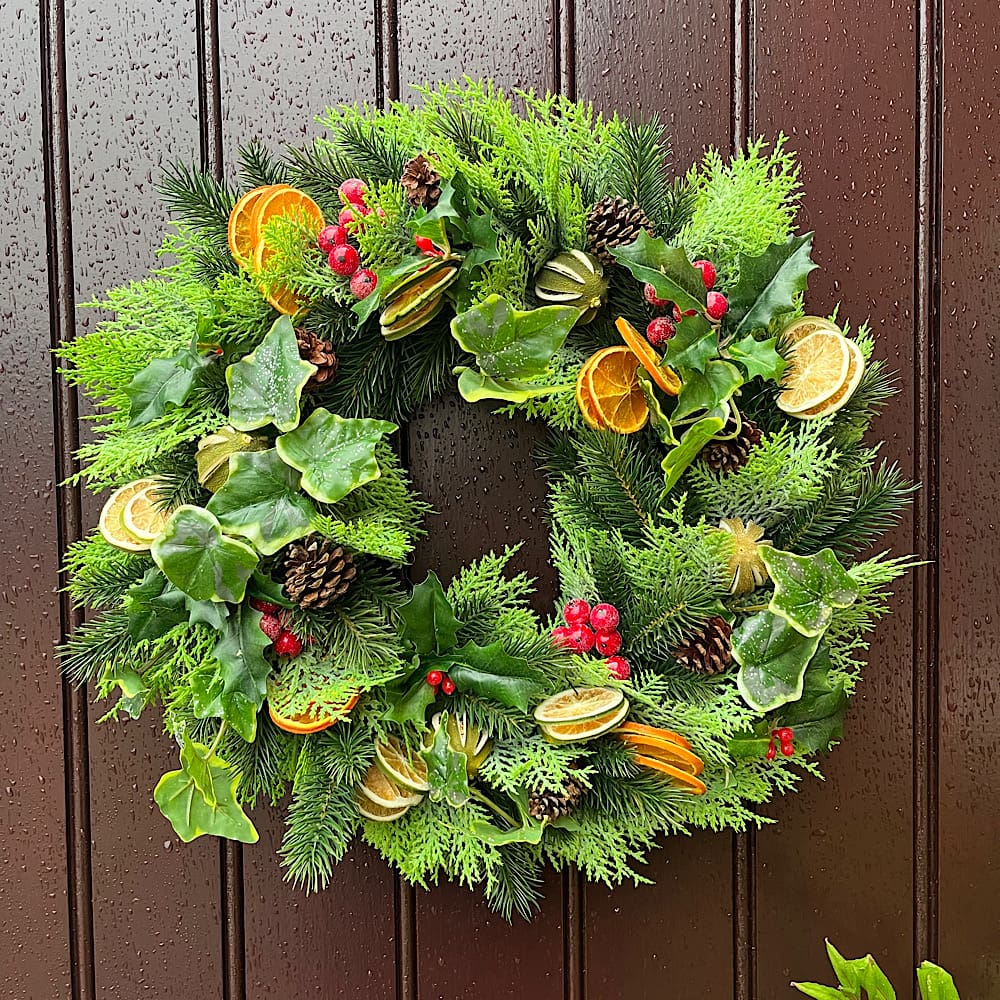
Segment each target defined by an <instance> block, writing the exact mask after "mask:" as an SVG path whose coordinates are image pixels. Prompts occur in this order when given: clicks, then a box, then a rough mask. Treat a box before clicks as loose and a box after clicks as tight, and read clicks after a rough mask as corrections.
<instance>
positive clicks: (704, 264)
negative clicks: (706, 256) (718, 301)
mask: <svg viewBox="0 0 1000 1000" xmlns="http://www.w3.org/2000/svg"><path fill="white" fill-rule="evenodd" d="M691 266H692V267H694V268H697V269H698V270H699V271H701V280H702V281H704V282H705V287H706V288H707V289H709V291H711V289H713V288H715V265H714V264H713V263H712V262H711V261H710V260H696V261H695V262H694V263H693V264H692V265H691Z"/></svg>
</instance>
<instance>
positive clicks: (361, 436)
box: [275, 406, 398, 503]
mask: <svg viewBox="0 0 1000 1000" xmlns="http://www.w3.org/2000/svg"><path fill="white" fill-rule="evenodd" d="M397 429H398V428H397V427H396V425H395V424H391V423H389V421H388V420H368V419H357V418H351V419H345V418H344V417H338V416H337V415H336V414H334V413H331V412H330V411H329V410H327V409H324V408H323V407H322V406H321V407H319V408H317V409H315V410H313V412H312V413H311V414H310V415H309V418H308V419H307V420H306V421H305V423H303V424H302V426H301V427H298V428H296V429H295V430H294V431H292V432H291V433H289V434H282V435H281V437H279V438H278V440H277V441H276V442H275V444H276V446H277V449H278V454H279V455H280V456H281V460H282V461H283V462H284V463H285V464H286V465H290V466H291V467H292V468H293V469H298V471H299V472H301V473H302V489H304V490H305V491H306V493H308V494H309V495H310V496H312V497H315V498H316V499H317V500H321V501H322V502H323V503H336V502H337V501H338V500H342V499H343V498H344V497H346V496H347V494H348V493H350V492H351V491H352V490H356V489H357V488H358V487H359V486H361V485H363V484H364V483H370V482H371V481H372V480H374V479H378V477H379V476H380V475H381V474H382V473H381V470H380V469H379V467H378V462H377V461H376V460H375V446H376V445H377V444H378V443H379V441H381V440H382V437H383V436H384V435H385V434H391V433H392V432H393V431H395V430H397Z"/></svg>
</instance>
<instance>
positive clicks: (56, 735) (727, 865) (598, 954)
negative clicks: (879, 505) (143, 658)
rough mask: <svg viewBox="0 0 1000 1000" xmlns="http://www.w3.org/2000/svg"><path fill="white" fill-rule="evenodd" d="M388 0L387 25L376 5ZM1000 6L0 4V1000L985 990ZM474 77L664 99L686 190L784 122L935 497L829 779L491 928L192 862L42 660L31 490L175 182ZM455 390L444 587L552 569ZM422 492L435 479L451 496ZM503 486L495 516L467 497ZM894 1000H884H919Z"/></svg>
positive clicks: (976, 2)
mask: <svg viewBox="0 0 1000 1000" xmlns="http://www.w3.org/2000/svg"><path fill="white" fill-rule="evenodd" d="M373 4H374V6H373ZM997 13H998V12H997V4H996V0H912V2H909V0H902V2H899V0H896V2H892V3H890V2H888V0H836V2H835V0H797V2H792V0H732V2H727V0H665V2H664V0H657V2H653V0H490V2H488V3H487V2H479V0H356V2H354V0H352V2H347V0H338V2H335V3H331V2H330V0H287V2H284V3H278V2H276V0H195V2H194V3H192V4H190V5H186V4H182V3H180V2H178V0H156V2H140V0H133V2H129V3H125V2H121V0H119V2H118V3H115V2H112V0H91V2H90V3H83V2H80V0H70V2H66V0H39V3H37V4H35V5H25V4H22V3H20V2H19V0H9V2H6V3H3V4H0V46H2V51H3V57H2V59H0V79H2V81H3V85H4V92H3V104H2V109H0V116H2V121H3V126H2V128H0V179H2V180H0V193H2V194H0V199H2V205H3V225H2V226H0V232H2V234H3V239H2V245H0V276H2V277H0V331H2V335H0V387H2V388H0V400H2V405H3V409H2V414H3V422H2V427H0V445H2V446H0V481H2V483H3V499H2V508H0V510H2V522H0V524H2V530H0V537H2V554H0V597H2V609H3V623H4V626H5V628H4V631H3V633H2V635H3V640H2V641H3V644H4V645H3V652H2V659H0V664H2V669H0V753H2V759H3V771H4V778H3V783H2V787H0V941H2V942H3V943H2V945H0V995H2V996H4V997H10V998H12V1000H47V998H70V997H72V998H82V1000H90V998H95V997H100V998H121V1000H138V998H140V997H147V996H148V997H153V998H156V1000H189V998H193V997H203V998H216V997H219V998H222V997H224V998H226V1000H259V998H264V997H279V998H282V1000H286V998H287V1000H293V998H294V1000H297V998H304V997H355V998H368V1000H375V998H382V997H389V998H398V1000H418V998H419V1000H432V998H446V1000H459V998H473V997H475V998H477V1000H493V998H498V997H518V998H539V1000H549V998H552V1000H558V998H565V1000H584V998H586V1000H619V998H621V1000H661V998H673V997H690V998H699V1000H701V998H704V1000H727V998H733V1000H756V998H759V1000H779V998H782V997H786V996H787V997H790V996H791V995H792V994H791V992H790V991H789V990H788V989H787V983H788V981H789V979H791V978H793V977H794V978H800V979H810V978H822V977H823V975H824V972H825V968H824V965H825V963H824V958H823V938H824V936H829V937H831V938H832V939H833V940H834V941H835V942H836V943H837V944H838V945H839V946H840V948H841V949H842V950H844V951H846V952H849V953H861V952H863V951H866V950H868V949H872V950H874V951H875V952H876V953H877V955H878V956H879V957H880V958H882V959H884V963H885V966H886V969H887V971H888V972H889V973H890V975H891V976H892V977H893V978H894V979H895V980H896V981H897V982H898V983H901V984H909V982H910V973H909V970H910V969H911V968H912V966H913V964H914V962H915V960H916V959H917V958H919V957H923V956H935V955H936V956H939V957H940V959H941V961H942V962H944V963H945V964H946V965H948V966H950V967H951V968H952V970H953V971H954V972H955V974H956V977H957V979H958V981H959V985H960V986H961V988H962V995H963V997H966V998H969V1000H993V998H996V997H1000V902H998V900H1000V860H998V853H1000V852H998V850H997V841H998V831H1000V751H998V746H1000V667H998V665H997V664H998V658H997V655H996V654H997V647H998V639H1000V598H998V594H1000V572H998V569H997V562H998V558H1000V544H998V530H1000V501H998V494H1000V477H998V474H997V456H998V453H1000V429H998V428H1000V417H998V403H1000V365H998V363H997V358H996V350H997V343H996V338H997V318H996V315H997V306H996V301H995V300H996V298H997V295H998V282H997V278H998V272H1000V226H998V224H997V215H998V209H997V204H998V202H1000V178H998V151H997V150H998V146H1000V121H998V118H997V114H998V107H997V104H998V96H997V95H998V90H1000V88H998V84H1000V54H998V51H1000V18H998V16H997ZM462 73H469V74H471V75H473V76H479V75H489V76H492V77H494V78H495V79H496V80H497V81H498V82H499V83H501V84H504V85H507V86H522V87H534V88H536V89H545V88H554V89H559V90H561V91H563V92H565V93H567V94H570V95H575V96H577V97H579V98H582V99H585V100H592V101H594V102H595V104H596V105H597V106H598V107H599V108H601V109H603V110H609V111H610V110H616V109H617V110H622V111H625V112H628V113H643V112H659V113H660V114H661V115H662V116H664V117H665V118H666V120H667V121H668V122H669V123H670V126H671V129H672V132H673V135H674V137H675V151H676V165H677V167H678V169H684V168H685V167H686V166H687V165H688V164H689V163H690V161H691V160H692V158H693V157H696V156H698V155H699V153H700V151H701V150H702V148H703V147H704V146H705V145H707V144H715V145H717V146H719V147H721V148H722V149H724V150H728V149H731V148H732V147H734V146H737V145H739V144H740V143H742V142H744V141H745V140H746V139H747V137H748V136H755V135H758V134H764V135H768V136H774V135H776V134H777V133H778V132H779V131H782V130H783V131H785V132H786V133H788V134H789V136H790V137H791V145H792V146H793V147H794V148H796V149H797V150H798V151H799V153H800V156H801V159H802V164H803V172H804V178H805V183H806V188H807V191H808V196H807V201H806V208H805V209H804V211H803V217H802V224H803V227H805V228H815V229H816V230H817V241H816V246H817V252H818V258H819V261H820V263H821V264H822V265H824V266H825V267H826V268H828V270H826V271H823V272H820V273H819V274H818V276H817V277H816V278H815V280H814V282H813V285H812V292H811V296H812V298H811V303H812V304H813V305H814V306H815V310H816V311H821V310H827V309H829V308H831V307H832V306H833V304H834V303H835V302H837V301H838V300H839V301H841V302H842V303H843V306H844V309H845V310H846V311H847V312H848V313H849V314H850V315H852V316H855V317H863V316H864V315H866V314H870V315H871V317H872V319H873V321H874V324H875V326H876V328H877V329H878V331H879V333H880V334H881V347H880V350H881V352H882V354H883V355H884V356H887V357H888V358H889V359H890V360H891V361H892V363H893V364H894V365H895V366H896V367H898V368H899V370H900V373H901V386H902V394H901V396H900V398H899V400H898V401H897V403H896V404H895V406H894V407H893V408H892V410H891V413H890V415H889V416H888V417H887V418H886V420H885V421H884V423H883V428H884V430H885V433H886V435H887V438H888V451H889V452H890V453H891V456H892V457H893V458H895V459H896V460H898V461H899V462H900V463H901V465H902V466H903V467H904V468H905V469H906V470H907V471H908V472H909V473H910V474H912V475H913V476H915V477H916V478H918V479H920V480H922V481H923V483H924V484H925V485H924V488H923V490H922V491H921V492H920V493H919V495H918V498H917V502H916V505H915V507H914V510H913V513H912V517H911V518H910V519H909V520H908V521H906V522H905V523H904V524H903V525H902V527H900V528H899V530H897V531H896V532H895V534H894V537H893V543H894V545H896V546H897V547H898V548H899V549H902V550H913V551H917V552H919V553H921V554H922V555H924V556H925V557H926V558H928V559H930V560H932V562H931V563H930V564H929V565H928V566H927V567H926V568H924V569H922V570H921V571H920V572H918V573H917V574H915V575H914V576H913V577H912V578H911V579H910V580H908V581H907V582H906V583H905V584H904V585H902V586H901V587H900V588H899V590H898V593H897V595H896V599H895V604H896V610H897V612H898V614H897V615H896V616H895V618H894V619H893V620H892V621H891V623H890V624H889V626H888V627H887V628H885V629H884V630H883V631H882V632H881V633H880V634H879V637H878V640H877V642H876V643H875V645H874V646H873V648H872V650H871V659H872V667H871V669H870V670H869V672H868V674H867V675H866V679H865V682H864V686H863V689H862V695H861V697H860V698H859V699H857V702H856V704H855V707H854V708H853V709H852V712H851V715H850V718H849V740H848V742H847V743H846V744H845V745H844V746H843V747H842V748H841V749H839V750H838V751H837V752H836V754H835V755H834V757H833V759H832V760H831V762H830V764H829V766H828V768H827V773H828V780H827V782H826V783H825V785H821V784H818V783H812V784H809V785H808V786H806V787H805V788H804V790H803V791H802V792H801V793H800V794H798V795H796V796H794V797H792V798H791V799H789V800H786V801H783V802H780V803H777V804H776V805H775V807H774V810H773V812H774V815H775V816H780V818H781V822H780V824H779V825H777V826H775V827H769V828H766V829H765V830H763V831H762V832H761V833H759V834H757V835H756V836H747V837H743V838H736V839H733V838H731V837H729V836H723V835H719V836H712V835H705V834H702V835H698V836H695V837H693V838H691V839H689V840H679V839H678V840H674V841H672V842H670V843H668V844H666V845H665V847H664V849H663V850H661V851H658V852H656V854H655V856H654V857H653V858H652V861H651V865H650V872H651V874H652V875H653V876H654V877H655V879H656V882H657V884H656V886H654V887H643V888H639V889H620V890H618V891H616V892H613V893H612V892H608V891H605V890H603V889H594V888H590V887H587V888H584V887H583V886H582V885H581V884H580V882H579V881H578V880H577V879H576V878H574V877H572V876H570V877H567V878H565V879H563V880H561V881H560V879H558V878H556V877H552V878H550V880H549V885H548V897H547V902H546V905H545V908H544V910H543V912H542V914H541V915H540V916H539V917H538V918H537V919H536V921H535V922H534V924H532V925H525V924H522V923H519V924H516V925H514V926H510V927H509V926H507V925H505V924H503V923H502V922H499V921H498V920H497V919H496V918H494V917H493V916H491V915H490V914H489V913H488V912H487V911H486V910H485V909H484V908H482V907H481V906H480V905H479V904H478V903H476V902H474V901H473V899H472V897H471V896H470V895H469V894H468V893H466V892H464V891H462V890H460V889H456V888H454V887H450V886H449V887H442V888H440V889H438V890H436V891H434V892H430V893H425V892H422V891H417V892H414V891H413V890H411V889H409V888H408V887H406V886H403V885H400V884H399V883H398V881H396V880H394V878H393V876H392V874H391V873H390V872H389V871H388V870H387V869H386V868H385V867H384V866H383V864H382V863H381V861H380V860H379V859H378V858H377V857H375V856H374V855H373V854H372V853H371V852H370V851H368V850H366V849H364V848H359V849H358V850H357V851H356V852H355V853H354V855H353V856H352V857H351V858H350V860H349V861H347V862H346V863H345V864H343V865H342V866H341V868H340V869H339V870H338V872H337V876H336V879H335V882H334V884H333V885H332V886H331V888H330V889H329V890H328V891H327V892H325V893H322V894H320V895H316V896H313V897H309V898H303V897H301V896H299V895H298V894H297V893H295V892H293V891H292V890H290V889H289V888H287V887H286V886H285V885H284V884H283V882H282V881H281V873H280V870H279V868H278V867H277V864H276V861H275V859H274V857H273V853H272V852H273V849H274V847H275V846H276V843H277V839H278V834H279V830H280V817H279V816H278V815H277V814H276V813H268V812H267V811H266V810H264V809H259V810H257V813H256V815H255V820H256V822H257V824H258V826H259V828H260V829H261V832H262V836H261V843H260V844H259V845H257V846H256V847H254V848H252V849H247V850H246V851H242V852H241V851H240V850H239V849H234V848H227V847H220V846H219V844H218V843H216V842H210V841H207V840H205V841H199V842H197V843H195V844H193V845H190V846H187V847H184V846H181V845H179V844H177V843H176V842H175V841H174V838H173V835H172V832H171V830H170V828H169V827H168V825H167V824H166V822H165V821H164V820H163V819H162V818H161V817H160V815H159V813H158V812H157V811H156V809H155V807H154V806H153V804H152V799H151V794H150V789H151V788H152V786H153V783H154V781H155V778H156V776H157V775H158V774H159V773H160V772H161V771H162V770H163V769H165V768H166V767H167V766H168V765H169V764H170V761H171V748H170V747H169V745H168V744H167V741H166V740H164V739H163V738H162V736H161V734H160V733H159V732H158V726H157V725H156V723H155V722H153V721H147V720H143V721H142V722H139V723H133V724H131V725H128V726H118V725H102V726H96V725H95V724H94V723H95V719H96V714H95V713H94V712H93V711H92V710H88V708H87V704H86V699H85V696H84V694H83V693H82V692H78V691H73V690H71V689H69V688H68V687H66V686H65V685H63V684H62V683H61V681H60V679H59V676H58V673H57V670H56V666H55V664H54V662H53V656H52V646H53V644H54V643H56V642H58V641H59V639H60V636H62V635H64V634H65V633H66V632H67V630H68V629H70V628H71V627H72V625H73V616H72V612H71V610H70V609H69V608H68V607H67V605H66V603H65V602H64V601H63V600H62V599H61V597H60V594H59V593H58V590H57V581H56V572H57V565H58V561H59V553H60V551H61V550H62V549H63V548H64V547H65V546H66V544H67V543H68V542H70V541H72V539H73V538H75V537H77V536H78V534H79V532H80V530H81V525H84V526H85V525H87V524H89V523H92V521H93V519H94V514H95V511H94V507H93V503H92V502H91V501H89V500H88V499H86V498H82V497H80V496H79V495H77V493H76V492H75V491H72V490H57V489H56V487H55V485H54V484H55V483H56V482H58V481H59V480H60V479H62V478H63V477H64V476H65V475H66V473H67V472H68V471H69V470H70V468H71V458H70V454H71V451H72V449H73V448H74V447H75V446H76V444H77V443H78V441H79V439H80V436H81V434H85V430H83V431H81V430H80V428H79V425H78V421H77V417H78V414H77V411H76V404H75V400H74V399H73V398H72V396H71V395H69V394H68V392H67V391H66V389H65V388H64V387H63V386H62V385H61V384H60V383H59V382H58V380H57V379H55V378H54V376H53V366H52V362H51V359H50V357H49V355H48V349H49V347H50V345H51V344H52V342H53V341H56V340H59V339H62V338H66V337H69V336H71V335H72V334H73V332H74V330H85V329H88V328H89V326H90V324H91V323H92V320H93V317H92V316H91V315H90V314H89V313H88V311H86V310H85V311H83V312H77V310H76V306H77V305H78V304H80V303H83V302H86V301H87V300H89V299H90V298H91V297H92V296H94V295H95V294H96V293H97V292H99V291H100V290H101V289H103V288H104V287H106V286H107V285H109V284H112V283H115V282H119V281H122V280H124V279H126V278H129V277H133V276H136V275H138V274H139V273H140V272H141V271H142V270H144V269H145V267H146V266H147V265H148V264H150V262H151V261H152V254H153V249H154V247H155V246H156V245H157V243H158V240H159V236H160V229H161V226H162V222H163V217H162V213H161V209H160V207H159V206H158V204H157V199H156V195H155V192H154V183H155V179H156V177H157V174H158V171H159V168H160V165H161V164H163V163H164V162H165V161H168V160H171V159H175V158H181V159H195V160H197V159H198V158H199V157H200V158H201V159H202V161H203V162H204V163H205V164H206V165H207V166H209V167H211V168H213V169H221V170H224V171H228V170H229V168H230V166H231V165H230V163H229V161H228V159H227V157H229V156H230V155H231V154H232V152H233V151H234V150H235V148H236V146H237V144H239V143H240V142H243V141H245V140H247V139H249V138H250V137H252V136H260V137H261V138H263V139H264V140H265V141H267V142H269V143H272V144H276V145H277V144H280V143H283V142H293V143H294V142H296V141H298V140H300V139H302V138H303V137H304V136H306V135H308V134H310V133H312V132H313V131H314V129H315V126H314V125H312V124H311V122H312V117H313V115H314V114H315V113H316V112H317V111H318V110H320V109H321V108H322V107H323V106H324V105H326V104H328V103H335V102H340V101H354V100H356V99H366V100H369V101H384V100H386V99H388V98H394V97H397V96H403V97H404V98H405V97H406V95H407V94H408V93H409V88H410V85H411V84H414V83H420V82H423V81H425V80H433V79H437V78H443V77H453V76H456V75H460V74H462ZM498 420H499V418H492V417H490V416H489V415H488V414H486V413H484V412H482V411H477V410H472V409H470V408H466V407H462V408H459V407H456V406H454V405H452V403H451V402H449V401H443V402H441V403H439V404H437V405H436V406H434V407H433V408H432V409H429V410H428V411H427V412H425V413H423V414H422V415H421V416H420V417H419V419H417V420H415V421H414V422H413V423H412V424H411V425H410V427H409V453H410V456H411V464H412V467H413V472H414V476H415V478H416V480H417V484H418V486H420V487H421V488H422V489H423V490H424V491H425V492H426V493H427V495H428V497H429V499H430V500H431V501H432V502H434V503H435V505H436V506H437V507H438V509H439V510H441V511H442V516H441V517H439V518H437V519H436V521H435V523H434V532H433V541H432V542H431V543H429V544H428V545H427V546H426V547H425V549H424V551H423V552H422V554H421V562H422V563H424V564H434V565H436V566H437V567H438V568H439V569H440V570H441V571H442V572H444V573H447V572H449V571H450V570H451V569H453V568H455V567H457V566H458V565H459V564H461V563H462V562H464V561H465V560H467V559H468V558H470V557H472V556H473V555H474V554H476V553H478V552H479V551H480V550H481V549H483V548H484V547H486V546H487V545H488V544H492V545H500V544H503V543H505V542H514V541H517V540H519V539H521V538H527V539H529V542H528V544H527V545H526V546H525V548H524V549H523V550H522V555H521V563H522V565H523V567H524V568H526V569H528V570H529V571H531V572H533V573H535V574H539V575H541V577H542V578H543V580H547V579H548V576H547V572H548V571H547V569H546V561H545V560H546V553H545V544H544V532H543V528H542V523H541V514H540V511H541V506H542V503H541V501H542V497H543V484H542V482H541V480H540V478H539V476H538V475H537V474H536V472H535V471H534V469H533V466H532V462H531V459H530V453H531V449H532V445H533V443H534V442H535V440H536V434H535V431H534V430H533V429H531V428H530V427H528V426H525V425H523V424H519V423H502V424H501V423H498ZM444 469H447V476H448V477H449V478H448V479H442V478H441V472H442V470H444ZM487 491H488V496H487ZM909 990H910V987H909V985H904V986H903V987H902V993H901V996H904V997H906V996H909V995H910V993H909Z"/></svg>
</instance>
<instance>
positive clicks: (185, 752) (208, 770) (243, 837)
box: [153, 740, 257, 844]
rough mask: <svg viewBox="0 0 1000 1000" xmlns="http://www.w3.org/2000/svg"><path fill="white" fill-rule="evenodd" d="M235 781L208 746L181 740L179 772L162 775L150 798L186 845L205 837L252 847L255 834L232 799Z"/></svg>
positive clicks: (236, 781) (223, 762)
mask: <svg viewBox="0 0 1000 1000" xmlns="http://www.w3.org/2000/svg"><path fill="white" fill-rule="evenodd" d="M239 780H240V776H239V775H238V774H236V773H235V772H234V771H231V770H230V769H229V765H228V764H227V763H226V762H225V761H224V760H222V759H221V758H220V757H218V756H217V755H216V754H214V753H212V751H211V750H210V749H209V748H208V747H206V746H203V745H202V744H200V743H194V742H192V741H191V740H185V741H184V745H183V747H182V748H181V767H180V770H179V771H168V772H167V773H166V774H165V775H163V777H162V778H160V780H159V782H158V783H157V786H156V790H155V791H154V793H153V797H154V798H155V799H156V804H157V805H158V806H159V807H160V812H162V813H163V815H164V816H165V817H166V818H167V819H168V820H170V825H171V826H172V827H173V828H174V831H175V832H176V834H177V836H178V837H180V838H181V840H183V841H184V843H186V844H187V843H190V842H191V841H192V840H194V839H196V838H197V837H201V836H203V835H205V834H209V835H211V836H213V837H225V838H226V839H228V840H238V841H240V842H242V843H244V844H255V843H256V842H257V831H256V830H255V829H254V825H253V823H251V822H250V818H249V817H248V816H247V814H246V813H245V812H244V811H243V809H242V807H241V806H240V804H239V802H238V801H237V799H236V785H237V783H238V782H239Z"/></svg>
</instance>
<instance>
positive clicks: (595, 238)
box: [587, 198, 653, 264]
mask: <svg viewBox="0 0 1000 1000" xmlns="http://www.w3.org/2000/svg"><path fill="white" fill-rule="evenodd" d="M643 229H645V230H646V231H647V232H648V233H649V234H650V235H652V233H653V224H652V223H651V222H650V221H649V219H648V218H647V217H646V213H645V212H644V211H643V210H642V209H641V208H640V207H639V206H638V205H633V204H631V203H630V202H627V201H626V200H625V199H624V198H602V199H601V200H600V201H599V202H598V203H597V204H596V205H595V206H594V207H593V208H592V209H591V210H590V215H588V216H587V249H588V250H589V251H590V252H591V253H592V254H593V255H594V256H595V257H597V258H599V259H600V260H601V261H602V263H604V264H616V263H617V261H616V260H615V258H614V257H612V256H611V250H612V249H614V248H615V247H623V246H628V244H629V243H634V242H635V241H636V239H637V238H638V236H639V233H640V232H642V230H643Z"/></svg>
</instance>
